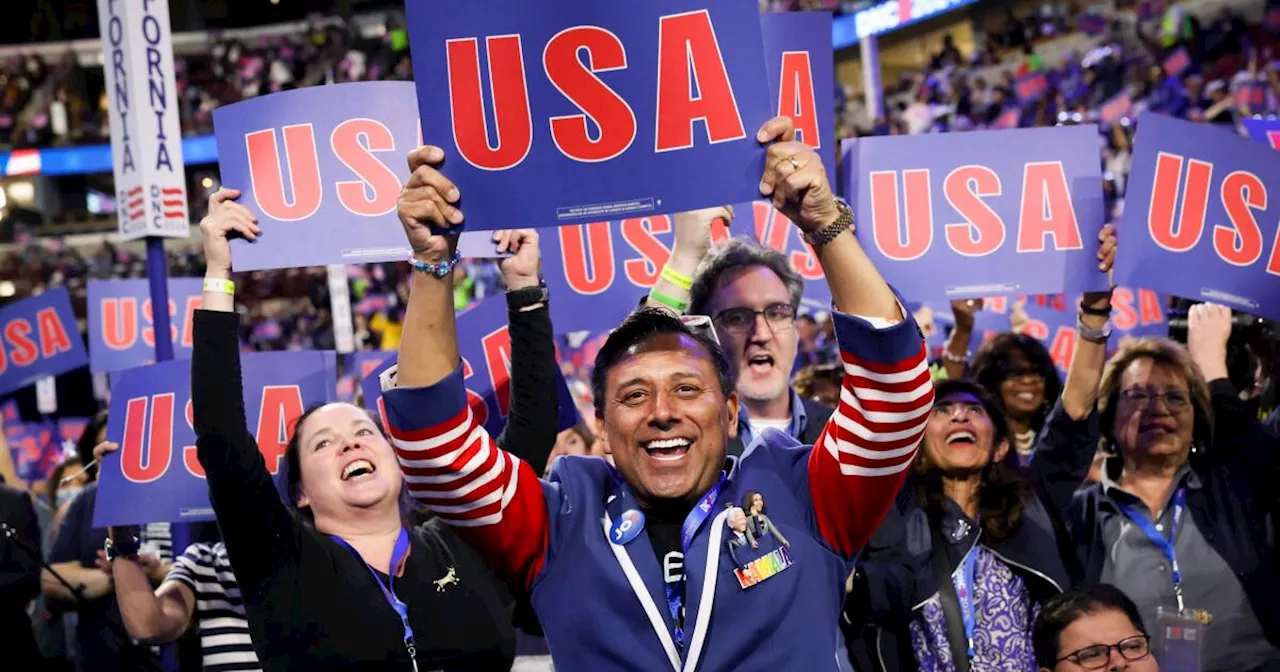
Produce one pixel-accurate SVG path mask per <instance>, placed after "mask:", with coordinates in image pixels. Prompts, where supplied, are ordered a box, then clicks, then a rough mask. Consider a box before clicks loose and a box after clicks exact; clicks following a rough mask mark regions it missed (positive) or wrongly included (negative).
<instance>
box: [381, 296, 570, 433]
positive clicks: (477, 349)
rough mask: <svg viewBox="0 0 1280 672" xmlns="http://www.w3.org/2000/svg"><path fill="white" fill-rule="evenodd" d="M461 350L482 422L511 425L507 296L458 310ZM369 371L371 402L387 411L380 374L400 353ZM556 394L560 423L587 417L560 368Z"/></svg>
mask: <svg viewBox="0 0 1280 672" xmlns="http://www.w3.org/2000/svg"><path fill="white" fill-rule="evenodd" d="M458 353H459V354H460V355H461V356H462V376H463V380H464V381H465V383H466V386H467V402H468V405H469V406H470V408H471V412H472V413H473V414H475V417H476V422H478V423H479V424H481V425H484V427H485V429H486V430H487V431H488V432H489V433H490V434H492V435H493V436H495V437H496V436H498V434H500V433H501V432H502V429H503V428H504V427H506V425H507V415H508V414H509V412H510V410H511V334H510V332H509V331H508V328H507V302H506V300H504V299H503V298H502V297H497V296H494V297H490V298H489V299H488V300H486V301H483V302H481V303H480V305H478V306H476V307H474V308H472V309H471V310H468V311H467V312H465V313H462V314H461V315H458ZM388 354H389V357H388V358H387V359H386V361H384V362H382V364H381V365H380V366H378V367H376V368H375V369H373V370H372V371H369V372H368V373H367V374H366V375H365V376H364V378H363V379H362V380H361V381H360V387H361V392H362V393H363V396H364V404H365V407H366V408H369V409H370V410H373V411H375V412H377V413H379V415H381V408H380V404H379V401H380V400H381V399H382V385H381V382H380V381H379V377H380V376H381V375H382V372H383V371H386V370H387V369H389V368H391V367H392V366H394V365H395V363H396V353H394V352H392V353H388ZM555 388H556V397H557V399H558V400H559V409H558V413H557V416H556V429H557V430H565V429H568V428H570V427H573V426H574V425H576V424H578V423H579V422H580V421H581V418H579V417H578V410H577V407H576V406H575V405H574V403H573V397H572V395H570V393H569V386H568V384H567V383H566V382H565V379H564V375H563V374H561V373H560V371H559V368H557V370H556V381H555Z"/></svg>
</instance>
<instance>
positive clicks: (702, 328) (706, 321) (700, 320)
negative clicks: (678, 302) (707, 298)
mask: <svg viewBox="0 0 1280 672" xmlns="http://www.w3.org/2000/svg"><path fill="white" fill-rule="evenodd" d="M680 321H681V322H683V323H684V326H686V327H689V330H690V331H693V332H694V333H697V334H700V335H706V336H707V338H710V339H711V341H712V342H714V343H715V344H716V347H720V337H719V336H716V328H715V325H714V324H713V323H712V322H711V318H710V317H707V316H706V315H681V316H680Z"/></svg>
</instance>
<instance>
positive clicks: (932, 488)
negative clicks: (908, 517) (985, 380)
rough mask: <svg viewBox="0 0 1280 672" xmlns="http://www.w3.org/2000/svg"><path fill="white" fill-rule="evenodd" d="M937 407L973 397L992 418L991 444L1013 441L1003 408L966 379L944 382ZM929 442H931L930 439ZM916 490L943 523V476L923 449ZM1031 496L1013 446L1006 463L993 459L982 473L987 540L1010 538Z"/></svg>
mask: <svg viewBox="0 0 1280 672" xmlns="http://www.w3.org/2000/svg"><path fill="white" fill-rule="evenodd" d="M934 394H935V396H934V404H935V405H938V404H942V403H943V402H945V401H946V399H947V397H948V396H950V395H953V394H971V395H973V396H974V397H976V398H977V399H978V402H979V403H981V404H982V408H983V410H985V411H986V412H987V416H988V417H990V418H991V424H992V426H993V427H994V428H995V434H994V435H993V436H992V437H991V445H992V446H993V447H995V446H998V445H999V444H1000V442H1001V441H1006V440H1008V439H1009V426H1008V424H1007V423H1006V421H1005V418H1004V410H1003V409H1002V408H1001V407H1000V404H999V402H997V401H996V398H995V396H994V395H992V394H991V393H990V392H989V391H987V389H986V388H984V387H982V386H980V385H977V384H975V383H972V382H969V381H965V380H944V381H942V382H940V383H938V385H937V388H936V390H935V393H934ZM926 440H927V439H926ZM908 478H909V480H910V482H911V484H912V485H913V486H914V487H915V491H916V499H917V501H919V503H920V506H921V508H923V509H924V510H925V513H927V514H928V515H929V519H930V521H932V522H934V523H936V522H937V521H940V520H942V517H943V513H944V512H945V511H946V509H947V496H946V495H945V494H943V491H942V479H943V473H942V470H941V469H940V468H938V467H937V466H935V465H934V464H933V463H932V462H930V461H929V454H928V452H927V451H925V450H921V451H920V453H919V455H917V457H916V461H915V464H913V465H912V467H911V475H910V476H909V477H908ZM1030 495H1031V485H1030V483H1029V482H1028V481H1027V478H1026V476H1025V475H1024V474H1023V470H1022V466H1021V465H1020V464H1019V462H1018V453H1017V451H1015V450H1014V449H1013V447H1012V446H1010V447H1009V449H1008V450H1007V451H1005V454H1004V459H1003V460H999V461H996V460H992V461H991V462H990V463H988V464H987V466H986V467H984V468H983V470H982V488H981V490H979V492H978V510H979V511H980V512H981V515H980V520H981V525H982V535H983V539H984V541H988V542H992V543H996V542H1000V541H1003V540H1005V539H1008V538H1009V536H1010V535H1012V534H1013V533H1014V531H1016V530H1017V529H1018V526H1019V525H1020V524H1021V523H1022V507H1023V502H1024V501H1025V500H1026V498H1027V497H1029V496H1030Z"/></svg>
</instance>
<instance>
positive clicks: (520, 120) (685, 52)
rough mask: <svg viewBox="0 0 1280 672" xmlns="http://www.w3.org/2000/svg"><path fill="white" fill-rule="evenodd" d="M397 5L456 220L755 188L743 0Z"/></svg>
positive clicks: (608, 211) (733, 198)
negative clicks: (453, 186)
mask: <svg viewBox="0 0 1280 672" xmlns="http://www.w3.org/2000/svg"><path fill="white" fill-rule="evenodd" d="M405 9H406V16H407V20H408V28H409V39H410V44H411V45H412V49H413V53H414V56H415V58H414V80H415V83H416V84H417V87H418V92H419V95H418V106H419V109H420V111H421V118H422V129H423V134H424V137H425V138H429V139H431V140H432V142H434V143H435V144H438V145H441V146H442V147H443V148H444V150H445V156H446V158H445V166H446V172H447V174H448V175H449V177H450V178H452V179H453V180H454V181H455V182H456V183H457V184H458V186H459V189H460V190H461V192H462V194H463V201H462V202H461V207H462V210H463V212H464V213H465V214H466V216H467V224H466V225H467V227H468V228H471V229H500V228H507V227H510V226H511V225H512V223H513V220H517V219H518V220H522V221H525V222H528V223H529V224H531V225H534V226H554V225H559V224H568V223H581V222H590V221H600V220H604V219H611V218H619V217H627V216H640V215H647V214H660V213H665V212H680V211H685V210H692V209H695V208H699V207H706V206H711V205H717V204H724V203H736V202H742V201H746V200H750V199H752V198H755V197H757V196H758V193H757V191H756V189H757V185H758V183H759V177H760V172H761V168H762V166H763V157H764V153H763V150H762V148H761V147H760V146H759V145H758V144H757V143H756V141H755V132H756V130H757V129H758V128H759V126H760V125H761V124H762V123H764V121H765V120H766V119H768V118H769V117H770V116H771V112H772V108H773V106H772V105H771V104H770V103H769V96H768V93H767V84H766V82H767V81H768V80H767V73H766V69H765V65H764V58H763V52H762V49H761V33H760V19H759V16H758V13H757V8H756V7H755V6H754V5H753V4H752V3H748V2H741V1H740V0H668V1H666V2H662V3H601V2H595V1H593V0H551V1H547V0H503V1H502V2H498V1H496V0H472V1H471V2H465V3H455V4H451V5H450V6H449V8H448V12H447V20H441V19H442V16H441V13H440V10H439V9H438V8H436V7H434V6H432V5H429V4H425V3H409V4H408V5H407V6H406V8H405ZM549 175H554V176H555V178H556V179H546V178H547V176H549ZM690 185H697V188H696V189H692V188H690Z"/></svg>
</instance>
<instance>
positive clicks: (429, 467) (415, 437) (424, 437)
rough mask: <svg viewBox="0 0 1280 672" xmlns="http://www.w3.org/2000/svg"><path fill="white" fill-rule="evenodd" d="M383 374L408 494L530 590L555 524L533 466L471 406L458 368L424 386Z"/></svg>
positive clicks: (386, 413) (385, 408)
mask: <svg viewBox="0 0 1280 672" xmlns="http://www.w3.org/2000/svg"><path fill="white" fill-rule="evenodd" d="M392 380H394V369H392V370H391V371H388V372H387V373H385V374H383V392H382V398H381V400H380V401H379V407H380V411H381V413H382V418H383V422H384V423H385V424H386V426H387V431H388V432H389V433H390V434H391V439H392V442H393V444H394V445H395V451H396V457H397V458H398V459H399V461H400V469H401V470H402V471H403V472H404V478H405V483H406V484H407V485H408V488H409V492H410V493H411V494H412V495H413V496H414V498H415V499H417V500H418V501H419V502H420V503H421V504H423V505H424V506H425V507H426V508H427V509H428V510H430V511H431V512H432V513H434V514H435V515H436V516H437V517H438V518H440V520H441V522H443V523H445V524H446V525H449V526H450V527H453V528H454V529H455V531H456V532H457V533H458V536H460V537H462V538H463V539H464V540H466V541H467V543H469V544H471V546H472V547H473V548H475V549H476V550H477V551H478V552H479V553H480V555H481V556H482V557H484V559H485V561H486V562H488V563H489V567H490V568H491V569H493V571H494V573H495V574H497V575H498V576H499V577H501V578H503V579H505V580H507V581H510V582H512V583H513V584H514V585H518V586H524V587H525V588H529V587H530V586H532V584H533V580H534V579H535V578H536V577H537V576H538V573H539V572H540V571H541V570H542V565H543V562H544V560H545V556H546V549H547V544H548V539H549V535H550V525H551V523H550V519H549V516H548V512H547V506H546V498H545V495H544V493H543V490H542V483H541V482H540V481H539V479H538V475H537V474H536V473H535V472H534V470H533V467H530V466H529V465H528V463H526V462H524V461H522V460H520V459H519V458H517V457H515V456H514V455H511V454H510V453H508V452H506V451H504V450H502V449H501V448H499V447H498V446H497V444H496V443H495V442H494V440H493V437H491V436H489V432H487V431H485V428H484V427H483V426H482V425H481V424H479V423H478V422H476V416H475V415H474V414H473V413H472V411H471V408H470V406H469V405H468V403H467V391H466V388H465V387H463V382H462V381H463V377H462V370H461V368H459V369H458V370H457V371H454V372H453V373H452V374H450V375H449V376H448V377H446V378H445V379H444V380H441V381H440V382H438V383H436V384H435V385H432V386H430V387H423V388H398V387H395V386H394V385H393V383H392V382H391V381H392Z"/></svg>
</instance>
